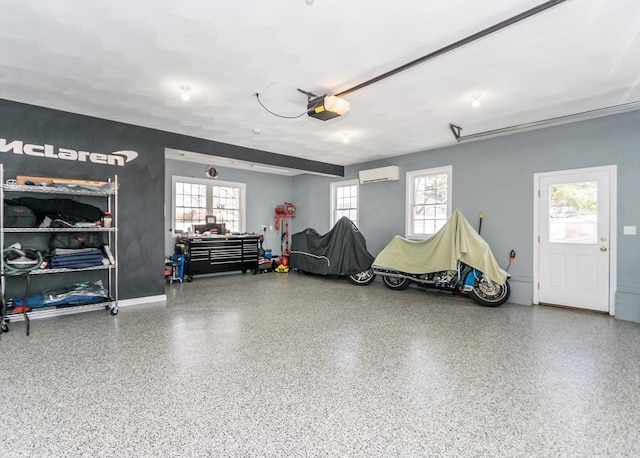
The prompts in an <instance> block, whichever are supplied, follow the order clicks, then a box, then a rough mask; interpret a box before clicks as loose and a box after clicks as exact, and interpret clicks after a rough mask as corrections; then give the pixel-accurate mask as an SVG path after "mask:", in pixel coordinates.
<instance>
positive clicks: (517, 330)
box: [0, 273, 640, 457]
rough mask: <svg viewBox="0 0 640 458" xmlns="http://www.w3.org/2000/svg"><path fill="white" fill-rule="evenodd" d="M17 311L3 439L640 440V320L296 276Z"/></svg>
mask: <svg viewBox="0 0 640 458" xmlns="http://www.w3.org/2000/svg"><path fill="white" fill-rule="evenodd" d="M167 296H168V298H169V299H168V301H167V303H166V304H165V303H156V304H147V305H138V306H132V307H122V308H121V309H120V314H119V315H117V316H116V317H112V316H110V315H109V314H108V312H106V311H105V312H104V313H102V312H91V313H84V314H78V315H70V316H63V317H56V318H49V319H42V320H33V321H32V333H31V336H29V337H27V336H25V335H24V323H13V324H12V330H11V332H10V333H8V334H4V335H3V336H2V339H1V340H0V352H1V358H0V359H1V361H2V363H1V365H0V383H1V385H2V386H3V395H2V396H1V397H0V406H1V408H2V410H1V412H0V439H1V440H0V444H1V447H2V449H0V455H1V456H3V457H13V456H29V457H46V456H56V457H57V456H70V457H79V456H87V457H99V456H118V457H130V456H162V457H191V456H193V457H202V456H212V457H227V456H228V457H425V456H450V457H467V456H469V457H478V456H487V457H516V456H518V457H538V456H539V457H551V456H553V457H555V456H560V457H565V456H566V457H574V456H575V457H592V456H612V457H613V456H615V457H621V456H634V457H637V456H640V325H638V324H635V323H630V322H624V321H618V320H614V319H612V318H610V317H607V316H604V315H596V314H590V313H582V312H576V311H570V310H562V309H553V308H546V307H528V306H520V305H512V304H506V305H504V306H502V307H500V308H497V309H491V308H483V307H480V306H477V305H475V303H473V302H472V301H471V300H469V299H463V298H455V297H451V296H448V295H435V294H433V293H425V292H424V291H421V290H418V289H409V290H407V291H390V290H387V289H386V288H385V287H384V286H383V285H382V283H380V282H376V283H374V284H372V285H370V286H367V287H358V286H353V285H351V284H350V283H348V282H347V281H346V280H334V279H328V278H319V277H307V276H304V275H297V274H273V273H272V274H262V275H255V276H253V275H249V274H247V275H241V274H237V275H226V276H219V277H209V278H197V279H196V280H195V281H194V282H193V283H185V284H184V285H182V286H180V285H179V284H177V285H176V284H174V285H172V286H168V287H167Z"/></svg>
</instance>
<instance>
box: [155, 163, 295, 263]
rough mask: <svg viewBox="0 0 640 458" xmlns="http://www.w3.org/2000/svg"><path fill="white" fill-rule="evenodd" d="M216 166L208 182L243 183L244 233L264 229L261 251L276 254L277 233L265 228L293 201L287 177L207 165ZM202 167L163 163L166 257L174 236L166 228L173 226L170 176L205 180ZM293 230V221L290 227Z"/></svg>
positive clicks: (170, 251) (271, 224) (169, 252)
mask: <svg viewBox="0 0 640 458" xmlns="http://www.w3.org/2000/svg"><path fill="white" fill-rule="evenodd" d="M209 165H214V166H216V169H217V170H218V173H219V175H218V177H217V178H216V179H215V180H208V181H209V182H211V183H215V182H216V181H230V182H236V183H245V184H246V186H247V188H246V218H247V224H246V231H247V232H255V233H256V234H258V233H260V232H261V231H262V226H263V225H264V226H267V231H266V233H265V241H264V246H263V247H264V249H267V248H270V249H271V250H273V253H274V254H279V253H280V233H279V232H278V231H276V230H275V229H269V228H270V227H273V226H274V223H275V208H276V206H277V205H282V204H284V203H285V202H293V196H292V181H291V177H289V176H282V175H273V174H268V173H260V172H251V171H248V170H240V169H235V168H229V167H218V166H217V165H216V164H215V160H212V161H211V164H209ZM209 165H206V164H200V163H194V162H186V161H179V160H173V159H167V160H166V169H165V180H164V189H165V202H166V208H167V215H166V217H165V234H168V236H167V237H166V247H165V251H166V253H167V255H170V254H171V253H173V246H174V242H175V236H174V234H173V233H172V232H170V229H171V228H172V227H173V222H172V221H171V218H172V211H171V209H172V205H173V204H172V197H173V196H172V193H173V189H172V177H173V176H177V177H191V178H197V179H205V173H204V172H205V169H206V168H207V167H208V166H209ZM291 227H293V222H292V224H291Z"/></svg>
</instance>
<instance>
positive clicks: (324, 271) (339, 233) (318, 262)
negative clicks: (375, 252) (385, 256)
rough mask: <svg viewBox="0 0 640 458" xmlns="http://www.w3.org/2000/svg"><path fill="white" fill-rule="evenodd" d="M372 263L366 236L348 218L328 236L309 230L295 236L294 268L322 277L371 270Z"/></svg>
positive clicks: (293, 243)
mask: <svg viewBox="0 0 640 458" xmlns="http://www.w3.org/2000/svg"><path fill="white" fill-rule="evenodd" d="M372 263H373V256H372V255H371V254H370V253H369V252H368V251H367V243H366V241H365V239H364V236H363V235H362V234H361V233H360V231H359V230H358V228H357V227H356V225H355V224H353V222H352V221H351V220H350V219H349V218H347V217H346V216H343V217H342V218H340V219H339V220H338V222H337V223H336V224H335V226H333V228H332V229H331V230H330V231H329V232H327V233H326V234H324V235H320V234H319V233H318V232H317V231H316V230H315V229H311V228H307V229H305V230H304V231H302V232H298V233H296V234H293V235H292V236H291V256H290V257H289V266H290V267H292V268H295V269H299V270H302V271H304V272H309V273H312V274H318V275H349V274H354V273H357V272H362V271H364V270H367V269H369V268H370V267H371V264H372Z"/></svg>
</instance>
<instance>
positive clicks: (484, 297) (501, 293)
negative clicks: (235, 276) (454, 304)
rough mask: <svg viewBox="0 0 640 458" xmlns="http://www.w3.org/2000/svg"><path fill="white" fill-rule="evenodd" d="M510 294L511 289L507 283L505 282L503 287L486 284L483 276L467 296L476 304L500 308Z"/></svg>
mask: <svg viewBox="0 0 640 458" xmlns="http://www.w3.org/2000/svg"><path fill="white" fill-rule="evenodd" d="M510 294H511V287H510V286H509V282H508V281H505V283H504V285H499V284H497V283H496V282H488V281H487V278H486V277H485V276H484V275H483V276H482V277H481V278H480V279H479V280H478V281H477V282H476V283H475V285H473V289H472V290H471V291H469V296H471V298H472V299H473V300H474V301H476V302H477V303H478V304H480V305H483V306H485V307H499V306H501V305H502V304H504V303H505V302H507V300H508V299H509V295H510Z"/></svg>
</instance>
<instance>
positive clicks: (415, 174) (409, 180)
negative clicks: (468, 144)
mask: <svg viewBox="0 0 640 458" xmlns="http://www.w3.org/2000/svg"><path fill="white" fill-rule="evenodd" d="M443 174H446V175H447V221H448V220H449V218H451V213H452V208H453V205H452V202H453V194H452V192H451V190H452V187H453V186H452V184H453V166H451V165H447V166H444V167H434V168H430V169H423V170H412V171H410V172H407V174H406V198H405V202H406V208H405V237H406V238H411V239H418V240H420V239H427V238H429V237H431V236H432V235H433V234H416V233H414V232H413V227H414V224H413V206H414V201H415V195H414V192H413V189H414V182H415V179H416V178H419V177H424V176H430V175H443Z"/></svg>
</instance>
